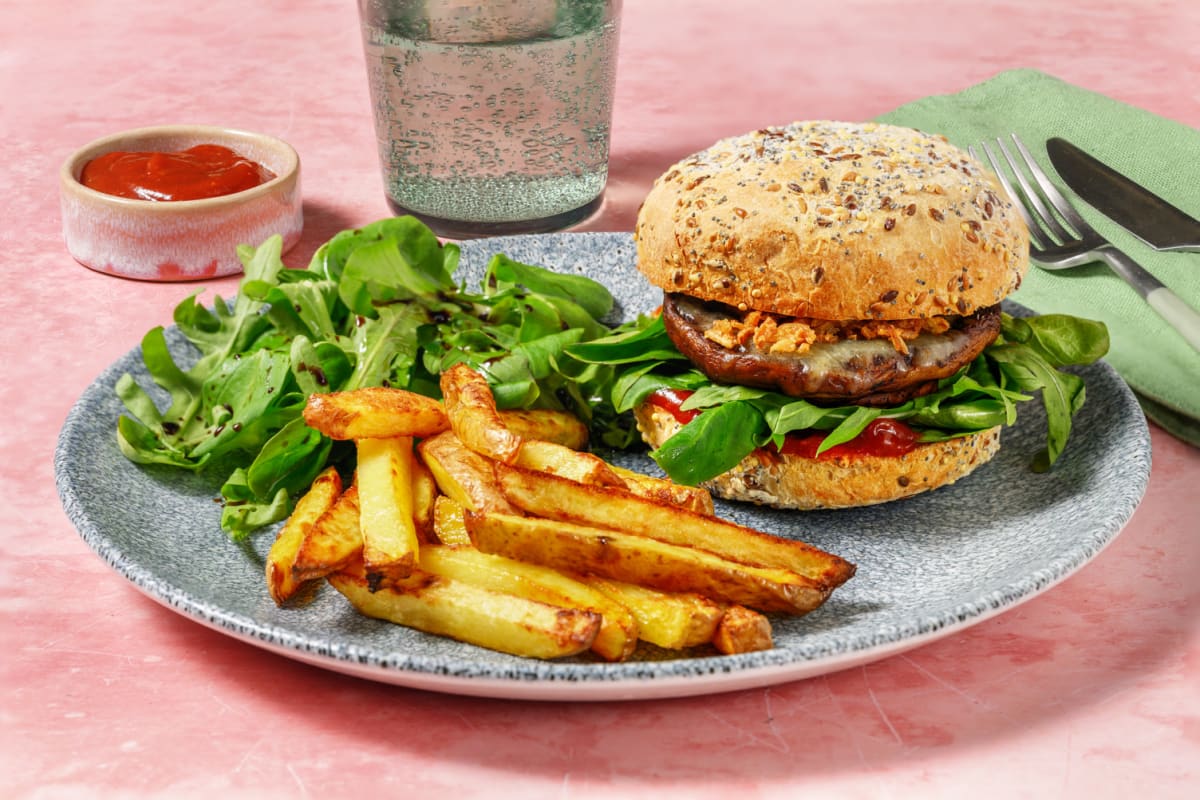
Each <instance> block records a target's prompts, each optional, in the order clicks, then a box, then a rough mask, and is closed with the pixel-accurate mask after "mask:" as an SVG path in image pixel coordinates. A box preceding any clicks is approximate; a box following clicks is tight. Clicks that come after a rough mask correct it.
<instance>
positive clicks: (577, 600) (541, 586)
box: [420, 545, 638, 661]
mask: <svg viewBox="0 0 1200 800" xmlns="http://www.w3.org/2000/svg"><path fill="white" fill-rule="evenodd" d="M420 565H421V569H422V570H423V571H425V572H428V573H430V574H433V575H440V576H441V577H443V578H450V579H452V580H456V581H462V582H463V583H469V584H471V585H472V586H477V587H480V588H482V589H488V590H491V591H493V592H503V593H505V594H514V595H517V596H519V597H524V598H527V599H529V600H537V601H538V602H542V603H549V604H550V605H555V606H562V607H564V608H581V609H584V610H587V611H594V612H596V613H597V614H599V615H600V617H601V622H600V629H599V630H598V631H597V633H596V638H595V640H594V641H593V642H592V651H593V652H594V653H596V654H597V655H599V656H600V657H601V658H603V659H605V660H606V661H623V660H625V659H626V658H628V657H629V656H630V655H631V654H632V653H633V650H634V648H635V647H636V646H637V640H638V625H637V622H636V621H635V619H634V616H633V614H631V613H630V611H629V609H627V608H625V607H624V606H622V605H621V604H620V603H618V602H616V601H615V600H613V599H612V598H611V597H609V596H608V595H606V594H604V593H603V592H600V591H598V590H596V589H593V588H592V587H590V586H588V585H587V584H585V583H581V582H580V581H578V580H576V579H574V578H570V577H567V576H566V575H563V574H562V573H561V572H558V571H556V570H553V569H550V568H549V567H543V566H540V565H538V564H528V563H525V562H523V561H515V560H513V559H511V558H505V557H504V556H498V555H493V554H490V553H481V552H480V551H478V550H476V549H475V548H473V547H458V548H452V547H441V546H437V545H432V546H429V547H422V548H421V558H420Z"/></svg>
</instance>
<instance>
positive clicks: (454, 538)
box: [433, 494, 474, 547]
mask: <svg viewBox="0 0 1200 800" xmlns="http://www.w3.org/2000/svg"><path fill="white" fill-rule="evenodd" d="M464 511H465V509H464V508H463V505H462V503H460V502H458V501H457V500H451V499H450V498H449V497H447V496H446V495H444V494H441V495H438V498H437V500H435V501H434V503H433V533H434V535H435V536H437V540H438V541H439V542H441V543H442V544H444V545H449V546H450V547H473V546H474V545H472V544H471V536H470V534H468V533H467V523H466V521H465V520H464V519H463V513H464Z"/></svg>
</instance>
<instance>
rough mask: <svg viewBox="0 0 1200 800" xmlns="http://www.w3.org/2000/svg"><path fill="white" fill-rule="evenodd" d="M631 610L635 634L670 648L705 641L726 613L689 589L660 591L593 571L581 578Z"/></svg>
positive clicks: (709, 640)
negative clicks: (635, 622)
mask: <svg viewBox="0 0 1200 800" xmlns="http://www.w3.org/2000/svg"><path fill="white" fill-rule="evenodd" d="M580 580H582V581H583V582H584V583H586V584H587V585H588V586H591V587H593V588H595V589H598V590H600V591H601V592H604V594H606V595H608V596H609V597H611V598H612V599H613V600H616V601H617V602H618V603H620V604H621V605H623V606H625V607H626V608H628V609H629V610H630V612H632V613H633V618H634V619H635V620H637V626H638V638H639V639H643V640H645V641H647V642H650V644H654V645H658V646H659V647H665V648H668V649H671V650H680V649H683V648H685V647H697V646H699V645H702V644H708V643H709V642H711V641H712V639H713V636H715V635H716V632H717V626H718V625H719V624H720V622H721V618H722V617H723V616H725V607H724V606H723V605H721V604H720V603H714V602H713V601H712V600H709V599H708V598H707V597H702V596H701V595H698V594H694V593H690V592H660V591H659V590H657V589H649V588H647V587H645V586H638V585H637V584H633V583H625V582H624V581H614V580H611V579H610V578H601V577H598V576H596V575H587V576H584V577H582V578H580Z"/></svg>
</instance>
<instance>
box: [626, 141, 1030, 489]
mask: <svg viewBox="0 0 1200 800" xmlns="http://www.w3.org/2000/svg"><path fill="white" fill-rule="evenodd" d="M635 234H636V240H637V256H638V268H639V269H640V270H641V272H642V273H643V274H644V275H645V276H646V277H647V279H649V281H650V282H651V283H653V284H654V285H655V286H658V287H659V288H661V289H662V290H663V292H664V300H663V320H664V323H665V325H666V328H667V332H668V334H669V335H670V336H671V338H672V340H673V341H674V342H675V344H676V346H677V347H678V348H679V350H680V351H681V352H682V353H684V354H685V355H686V356H688V357H689V358H690V359H691V360H692V361H693V362H694V363H695V364H696V366H697V367H698V368H699V369H701V370H702V371H703V372H705V373H706V374H707V375H708V377H709V378H711V379H712V380H713V381H715V382H717V383H727V384H743V385H749V386H760V387H764V388H769V389H772V390H775V391H779V392H782V393H784V394H787V395H791V396H794V397H800V398H804V399H808V400H810V401H812V402H814V403H817V404H818V405H868V406H877V407H887V406H893V405H899V404H900V403H903V402H905V401H906V400H908V399H911V398H913V397H919V396H921V395H922V394H925V393H927V392H929V391H931V390H933V389H934V388H935V387H936V385H937V382H938V380H940V379H941V378H944V377H948V376H950V375H953V374H954V373H955V372H957V371H958V370H959V369H960V368H961V367H962V366H964V365H966V364H968V363H970V362H971V361H972V360H973V359H974V358H975V357H976V356H978V355H979V353H980V352H982V350H983V349H984V348H985V347H986V346H987V345H988V344H990V343H991V342H992V340H994V339H995V337H996V336H997V335H998V333H999V329H1000V307H999V304H1000V301H1001V300H1003V299H1004V298H1005V297H1006V296H1007V295H1008V294H1009V293H1011V292H1012V291H1013V290H1015V289H1016V288H1017V287H1018V286H1019V285H1020V282H1021V278H1022V276H1023V275H1024V274H1025V271H1026V270H1027V269H1028V249H1029V243H1028V232H1027V230H1026V228H1025V226H1024V223H1023V222H1022V221H1021V220H1020V218H1019V216H1018V215H1017V213H1016V209H1015V208H1014V207H1013V206H1012V204H1011V202H1009V201H1008V199H1007V197H1006V196H1005V195H1004V193H1003V191H1002V190H1001V189H1000V187H999V186H998V185H997V184H996V183H995V182H994V178H992V176H991V174H990V173H989V172H987V171H986V170H985V169H984V168H983V166H982V165H981V164H980V163H979V162H978V161H976V160H975V159H974V158H973V157H971V156H970V155H968V154H967V153H966V152H964V151H962V150H960V149H958V148H956V147H954V146H953V145H951V144H949V143H948V142H947V141H946V140H945V139H944V138H943V137H940V136H933V135H929V134H925V133H921V132H918V131H914V130H911V129H908V128H899V127H893V126H888V125H875V124H854V123H844V122H827V121H816V122H797V123H793V124H791V125H787V126H782V127H772V128H767V129H764V130H759V131H755V132H753V133H748V134H745V135H742V136H737V137H733V138H730V139H725V140H722V141H719V142H717V143H716V144H714V145H713V146H712V147H710V148H708V149H707V150H704V151H702V152H700V153H696V154H695V155H692V156H689V157H688V158H685V159H684V160H682V161H680V162H679V163H678V164H675V165H674V166H672V167H671V168H670V169H668V170H667V172H666V173H665V174H664V175H662V176H661V177H660V178H659V179H658V180H657V181H656V182H655V184H654V187H653V188H652V190H651V191H650V193H649V195H648V196H647V197H646V200H645V201H644V203H643V205H642V208H641V210H640V211H639V214H638V221H637V226H636V230H635ZM636 414H637V417H638V420H639V425H640V427H641V430H642V434H643V437H644V438H645V439H646V441H647V442H648V443H649V444H650V445H651V446H653V447H657V446H658V445H660V444H661V443H662V442H663V441H665V440H666V439H667V438H669V436H670V435H671V434H672V433H673V432H674V431H675V430H676V429H677V428H678V426H679V423H677V422H676V421H675V420H674V418H673V417H672V416H671V415H670V414H669V413H666V412H664V411H662V410H661V409H657V408H655V407H653V406H651V405H650V404H649V403H644V404H643V405H642V406H641V407H640V408H638V409H637V410H636ZM998 447H999V430H998V429H992V430H989V431H985V432H982V433H979V434H976V435H974V436H968V437H963V438H957V439H952V440H950V441H947V442H942V443H930V444H921V445H918V446H917V447H916V449H914V450H912V451H911V452H909V453H908V454H906V455H904V456H902V457H895V456H870V455H856V456H852V457H850V456H838V457H836V458H829V457H822V458H819V459H813V458H805V457H801V456H793V455H781V454H779V453H777V452H774V451H770V452H768V451H756V452H755V453H753V454H751V455H750V456H748V457H747V458H746V459H745V460H744V461H743V462H742V463H741V464H740V465H738V467H736V468H735V469H734V470H732V471H731V472H729V473H726V474H724V475H721V476H719V477H717V478H716V479H714V480H713V481H711V482H710V483H709V486H710V488H711V489H713V490H714V491H715V492H716V493H717V494H719V495H722V496H724V497H728V498H731V499H740V500H748V501H752V502H758V503H765V504H769V505H775V506H781V507H789V508H837V507H846V506H857V505H866V504H870V503H878V502H884V501H887V500H893V499H896V498H899V497H905V496H908V495H911V494H914V493H916V492H919V491H924V490H927V489H932V488H935V487H937V486H942V485H945V484H948V483H952V482H954V481H955V480H957V479H959V478H961V477H963V476H964V475H966V474H968V473H969V472H971V471H972V470H974V469H975V468H976V467H977V466H979V465H980V464H982V463H984V462H986V461H987V460H988V459H990V458H991V457H992V455H993V454H994V453H995V452H996V450H997V448H998Z"/></svg>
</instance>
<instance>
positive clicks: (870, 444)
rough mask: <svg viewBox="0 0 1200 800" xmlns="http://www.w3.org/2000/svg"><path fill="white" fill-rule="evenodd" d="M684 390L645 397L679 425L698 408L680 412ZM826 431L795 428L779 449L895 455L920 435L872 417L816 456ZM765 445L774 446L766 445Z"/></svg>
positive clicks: (812, 453) (805, 452) (804, 453)
mask: <svg viewBox="0 0 1200 800" xmlns="http://www.w3.org/2000/svg"><path fill="white" fill-rule="evenodd" d="M691 394H692V393H691V392H690V391H687V390H684V389H659V390H658V391H656V392H654V393H653V394H651V395H650V397H649V398H648V399H649V401H650V404H651V405H653V406H655V407H657V408H661V409H662V410H663V411H666V412H667V413H669V414H670V415H671V416H673V417H674V418H675V419H676V421H678V422H679V423H680V424H681V425H686V424H687V423H689V422H691V421H692V420H693V419H695V418H696V416H697V415H698V414H699V413H700V409H690V410H687V411H684V410H683V409H682V408H681V406H682V405H683V403H684V401H685V400H687V399H688V397H689V396H691ZM827 433H828V431H797V432H795V433H789V434H787V436H786V437H785V438H784V442H783V447H781V448H779V452H782V453H784V454H785V455H793V456H801V457H803V458H837V457H838V456H883V457H892V458H899V457H900V456H902V455H904V454H905V453H909V452H911V451H912V450H913V448H915V447H916V446H917V444H918V443H919V440H920V438H921V435H920V434H919V433H917V432H916V431H915V430H913V429H912V427H910V426H909V425H907V424H906V423H904V422H901V421H900V420H898V419H882V418H881V419H876V420H872V421H871V423H870V424H869V425H867V427H866V428H865V429H864V430H863V432H862V433H860V434H859V435H858V436H856V437H854V438H853V439H851V440H850V441H848V442H845V443H844V444H839V445H836V446H834V447H831V448H829V449H828V450H826V451H825V452H823V453H821V454H820V455H819V456H818V455H817V448H818V447H819V446H820V444H821V440H822V439H824V438H825V436H826V434H827ZM767 447H768V448H770V449H774V447H773V445H770V444H768V445H767Z"/></svg>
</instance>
